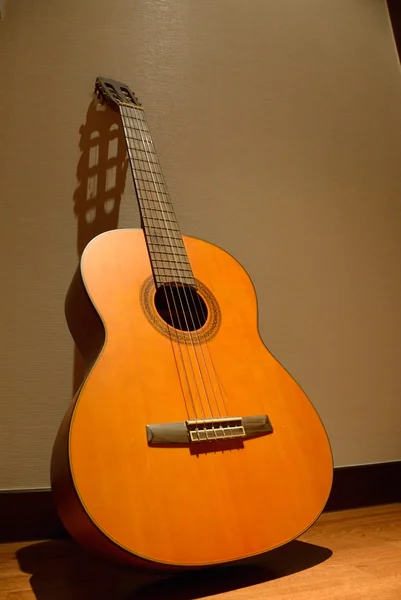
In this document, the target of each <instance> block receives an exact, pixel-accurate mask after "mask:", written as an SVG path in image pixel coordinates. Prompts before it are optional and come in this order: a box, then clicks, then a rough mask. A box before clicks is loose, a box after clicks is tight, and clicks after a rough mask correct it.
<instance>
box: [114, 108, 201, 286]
mask: <svg viewBox="0 0 401 600" xmlns="http://www.w3.org/2000/svg"><path fill="white" fill-rule="evenodd" d="M120 113H121V119H122V123H123V127H124V132H125V138H126V142H127V150H128V156H129V160H130V164H131V170H132V175H133V178H134V184H135V190H136V194H137V198H138V204H139V210H140V214H141V220H142V227H143V230H144V233H145V238H146V243H147V246H148V251H149V258H150V262H151V265H152V270H153V276H154V279H155V284H156V287H159V286H160V285H162V284H164V283H169V282H178V283H183V284H189V285H194V286H195V285H196V284H195V279H194V276H193V273H192V269H191V265H190V263H189V260H188V256H187V253H186V250H185V246H184V242H183V239H182V235H181V232H180V228H179V226H178V222H177V219H176V216H175V212H174V209H173V205H172V203H171V200H170V196H169V194H168V191H167V187H166V182H165V179H164V176H163V173H162V170H161V167H160V163H159V160H158V157H157V154H156V150H155V147H154V144H153V141H152V138H151V135H150V133H149V129H148V125H147V122H146V118H145V114H144V111H143V110H142V109H140V108H136V107H130V106H123V105H122V106H120Z"/></svg>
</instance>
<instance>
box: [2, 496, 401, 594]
mask: <svg viewBox="0 0 401 600" xmlns="http://www.w3.org/2000/svg"><path fill="white" fill-rule="evenodd" d="M400 540H401V505H400V504H395V505H391V506H380V507H375V508H365V509H357V510H352V511H343V512H337V513H326V514H324V515H322V516H321V517H320V519H319V520H318V522H317V523H316V524H315V525H314V526H313V527H312V528H311V529H310V530H309V531H308V532H307V533H306V534H304V535H303V536H302V538H301V541H295V542H292V543H290V544H288V545H287V546H284V547H281V548H279V549H278V550H276V551H273V552H271V553H268V554H266V555H263V556H261V557H259V558H258V559H252V560H251V561H248V562H247V564H246V565H243V566H242V567H241V568H239V567H233V568H219V569H217V570H207V571H204V572H202V573H200V574H197V573H190V574H187V575H185V576H182V575H180V576H175V577H173V578H171V579H165V578H163V579H161V578H160V577H159V576H158V577H156V576H155V575H149V574H147V573H143V572H138V571H136V572H133V571H129V570H128V571H127V570H120V569H116V568H114V567H111V566H110V565H108V564H104V563H102V562H100V561H98V560H96V559H93V558H92V557H91V556H89V555H87V554H86V553H84V552H83V551H82V550H81V549H80V548H79V547H78V546H77V545H76V544H75V543H73V542H72V541H70V540H63V541H44V542H38V543H35V542H30V543H18V544H3V545H0V600H34V599H35V600H50V599H53V598H57V600H70V599H71V598H74V600H84V599H85V600H88V598H91V599H93V600H110V598H113V599H115V600H134V599H135V600H145V599H146V600H162V599H163V600H194V599H195V598H199V599H201V598H205V597H208V598H210V597H212V598H216V600H217V599H219V600H220V599H221V600H257V599H262V598H268V599H269V600H279V599H280V600H281V599H283V598H288V599H292V598H296V599H297V600H298V599H299V600H328V599H329V600H360V599H361V598H363V600H376V599H377V598H380V600H398V599H399V597H400V590H401V571H400V568H399V565H400V564H401V542H400Z"/></svg>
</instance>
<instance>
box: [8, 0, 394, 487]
mask: <svg viewBox="0 0 401 600" xmlns="http://www.w3.org/2000/svg"><path fill="white" fill-rule="evenodd" d="M98 74H100V75H106V76H111V77H114V78H116V79H123V80H126V81H127V82H128V83H129V84H130V85H131V87H132V88H133V89H134V90H135V91H136V92H137V93H138V95H139V96H140V99H141V100H142V102H143V103H144V104H145V105H146V108H147V111H148V119H149V122H150V126H151V130H152V132H153V135H154V138H155V141H156V145H157V146H158V149H159V153H160V158H161V162H162V164H163V166H164V170H165V173H166V176H167V180H168V182H169V184H170V191H171V192H172V196H173V201H174V203H175V206H176V210H177V213H178V217H179V220H180V223H181V225H182V229H183V230H184V231H185V232H186V233H189V234H192V235H195V236H197V237H201V238H205V239H207V240H210V241H213V242H214V243H217V244H219V245H221V246H223V247H224V248H226V249H227V250H228V251H230V252H231V253H232V254H234V255H235V256H236V257H237V258H238V259H239V260H240V261H241V262H242V263H243V264H244V266H245V267H246V268H247V270H248V271H249V273H250V274H251V276H252V278H253V280H254V282H255V285H256V288H257V292H258V296H259V303H260V330H261V333H262V336H263V338H264V340H265V342H266V344H267V345H268V347H269V348H270V349H271V350H272V351H273V353H274V354H275V355H276V356H277V357H278V358H279V359H280V361H281V362H282V363H283V364H284V365H285V366H286V367H287V368H288V370H289V371H290V372H291V373H292V374H293V375H294V376H295V378H296V379H297V380H298V381H299V382H300V384H301V385H302V386H303V387H304V389H305V390H306V392H307V393H308V395H309V396H310V398H311V400H312V401H313V402H314V404H315V406H316V407H317V409H318V410H319V412H320V414H321V416H322V418H323V420H324V423H325V425H326V427H327V430H328V433H329V435H330V438H331V442H332V445H333V450H334V455H335V462H336V464H337V465H346V464H355V463H367V462H376V461H388V460H396V459H401V435H400V433H401V431H400V430H401V402H400V391H401V383H400V381H401V378H400V367H399V362H400V347H401V346H400V340H401V317H400V306H401V278H400V253H401V235H400V225H401V202H400V198H401V166H400V165H401V81H400V73H399V66H398V60H397V56H396V52H395V47H394V43H393V39H392V34H391V28H390V24H389V19H388V15H387V11H386V6H385V2H384V0H383V1H380V0H352V1H349V0H342V1H341V0H340V1H338V0H303V1H302V2H300V1H299V0H281V1H280V2H276V1H271V0H251V1H249V0H247V1H245V0H242V1H241V0H219V1H218V2H216V1H215V0H202V1H199V0H169V1H167V0H166V1H163V0H157V1H155V0H119V1H118V2H98V1H96V0H69V1H68V2H65V1H64V0H53V1H49V0H37V1H36V2H30V1H28V0H19V2H9V3H8V5H7V12H6V17H5V19H4V20H3V21H0V87H1V89H0V198H1V219H0V234H1V236H0V251H1V257H2V260H1V273H2V277H1V284H2V286H1V293H0V340H1V344H0V415H1V422H0V433H1V437H0V489H11V488H31V487H32V488H36V487H38V488H39V487H47V486H48V485H49V479H48V466H49V456H50V450H51V446H52V441H53V438H54V435H55V431H56V427H57V425H58V423H59V421H60V419H61V417H62V415H63V413H64V411H65V409H66V406H67V404H68V402H69V400H70V397H71V394H72V387H73V368H74V367H73V363H74V352H73V344H72V342H71V339H70V336H69V333H68V331H67V328H66V325H65V323H64V315H63V300H64V295H65V292H66V289H67V287H68V284H69V281H70V279H71V276H72V274H73V271H74V268H75V265H76V262H77V219H76V216H75V214H74V199H75V202H76V204H77V205H79V206H80V207H81V203H83V204H85V202H86V189H87V186H86V180H85V177H87V175H88V171H87V160H88V159H87V152H88V144H87V142H85V140H84V138H85V131H81V133H80V127H81V126H82V125H85V123H87V128H88V129H89V131H94V130H96V128H100V127H102V123H103V124H104V122H105V121H104V120H103V116H104V115H103V116H102V117H101V118H99V116H98V115H97V113H96V111H95V110H94V109H93V107H90V102H91V91H92V88H93V83H94V79H95V77H96V75H98ZM87 113H88V116H87ZM111 118H112V117H111V116H110V115H107V116H104V119H109V121H107V122H108V124H110V123H111V121H110V119H111ZM81 138H82V140H83V142H82V144H83V155H82V156H81V151H80V148H79V143H80V139H81ZM85 144H86V145H85ZM80 157H81V160H80ZM120 166H122V167H123V165H120ZM77 172H78V177H79V178H80V179H81V183H78V182H77ZM119 187H120V191H122V190H123V188H124V176H123V175H122V177H121V178H120V181H119ZM92 192H93V190H92ZM92 192H90V193H92ZM117 200H118V199H117ZM78 212H79V214H80V219H81V221H82V216H85V210H82V208H81V209H79V210H78ZM116 216H117V213H116V212H114V213H113V212H112V213H111V214H110V215H108V216H107V215H106V216H104V218H103V220H102V219H100V217H99V215H97V217H96V216H95V222H94V224H93V223H92V225H91V224H90V223H89V224H86V225H82V223H81V224H80V225H79V220H78V225H79V228H80V229H79V236H80V239H79V242H78V245H82V244H83V243H84V242H85V240H86V239H88V238H89V237H90V236H91V235H93V233H95V232H96V231H97V229H99V228H101V227H103V225H104V224H105V225H106V226H108V227H112V226H114V225H115V221H116ZM92 217H93V215H92ZM92 217H90V215H89V220H90V218H92ZM96 218H98V219H99V220H96ZM83 221H84V222H85V219H83ZM137 224H138V219H137V211H136V206H135V200H134V198H133V193H132V185H131V181H130V175H129V174H128V176H127V183H126V185H125V192H124V194H123V197H122V202H121V207H120V217H119V225H120V226H137Z"/></svg>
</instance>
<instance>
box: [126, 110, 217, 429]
mask: <svg viewBox="0 0 401 600" xmlns="http://www.w3.org/2000/svg"><path fill="white" fill-rule="evenodd" d="M136 112H137V111H135V109H134V114H135V120H136V122H137V123H139V122H140V120H139V119H138V116H137V115H136ZM141 114H143V112H141ZM143 117H144V115H143ZM142 124H143V125H144V129H142V128H141V126H140V124H139V130H140V135H141V138H142V141H143V142H144V149H145V153H146V157H147V159H148V166H149V168H150V173H151V175H152V180H153V183H154V186H155V189H156V193H157V196H158V199H159V205H160V208H161V210H162V214H163V220H164V223H165V228H166V230H167V233H168V237H169V242H170V246H171V248H172V252H173V257H174V262H175V265H176V271H177V275H178V277H180V273H179V267H178V264H177V259H176V254H175V253H174V249H173V245H172V243H171V236H170V233H172V231H173V230H172V229H171V232H170V227H169V225H168V224H167V220H166V218H165V214H164V209H163V206H162V203H161V200H160V194H159V192H161V191H162V190H161V185H162V183H164V187H165V192H164V193H165V194H166V195H167V186H166V185H165V182H163V181H162V182H160V181H156V179H155V175H156V173H155V172H154V171H153V168H152V164H153V163H152V162H151V161H150V160H149V153H150V149H148V147H147V146H146V144H149V146H153V148H154V144H153V141H152V139H151V136H150V134H149V130H148V128H147V122H146V120H145V118H144V119H143V121H142ZM142 132H143V133H144V134H145V136H146V139H145V140H144V136H143V133H142ZM148 138H149V139H148ZM145 141H146V144H145ZM157 175H160V176H161V178H162V180H163V179H164V178H163V174H162V172H161V169H160V173H157ZM158 188H159V189H158ZM177 225H178V224H177ZM181 239H182V236H181ZM175 286H176V289H177V290H179V289H180V288H178V284H177V283H175ZM182 289H183V291H184V297H185V301H186V304H187V308H188V312H189V315H190V317H191V320H192V326H193V328H194V331H195V336H196V337H197V341H198V346H200V350H201V355H202V358H203V362H204V365H205V369H206V372H207V373H208V376H209V380H210V382H211V379H210V374H209V371H208V368H207V364H206V361H205V357H204V354H203V349H202V345H201V344H200V340H199V335H198V331H197V329H196V324H195V321H194V315H193V312H192V310H191V306H190V304H189V300H188V296H187V291H186V287H185V284H184V285H183V286H182ZM178 297H179V299H180V303H181V308H182V310H183V315H184V319H185V324H186V328H187V331H188V333H189V337H190V340H191V346H192V349H193V353H194V355H195V359H196V362H197V367H198V371H199V376H200V378H201V381H202V387H203V391H204V394H205V396H206V400H207V403H208V406H209V410H210V414H211V418H213V409H212V407H211V403H210V400H209V395H208V392H207V387H206V385H205V382H204V379H203V374H202V369H201V367H200V364H199V359H198V355H197V352H196V348H195V346H194V343H193V339H192V333H191V331H190V329H189V326H188V321H187V317H186V313H185V308H184V306H183V302H182V296H181V294H179V293H178ZM195 311H196V313H197V309H196V305H195ZM197 318H198V323H200V319H199V314H198V313H197ZM212 391H213V394H214V389H213V387H212ZM215 436H216V437H217V434H216V432H215Z"/></svg>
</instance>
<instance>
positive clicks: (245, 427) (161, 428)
mask: <svg viewBox="0 0 401 600" xmlns="http://www.w3.org/2000/svg"><path fill="white" fill-rule="evenodd" d="M269 433H273V427H272V424H271V423H270V421H269V417H268V416H267V415H254V416H251V417H223V418H216V419H192V420H189V421H181V422H180V423H156V424H153V425H146V435H147V440H148V444H149V446H170V445H172V446H175V445H180V446H190V445H192V444H197V443H199V442H218V443H224V441H225V440H227V441H228V440H233V439H243V440H246V439H250V438H254V437H259V436H261V435H267V434H269Z"/></svg>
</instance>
